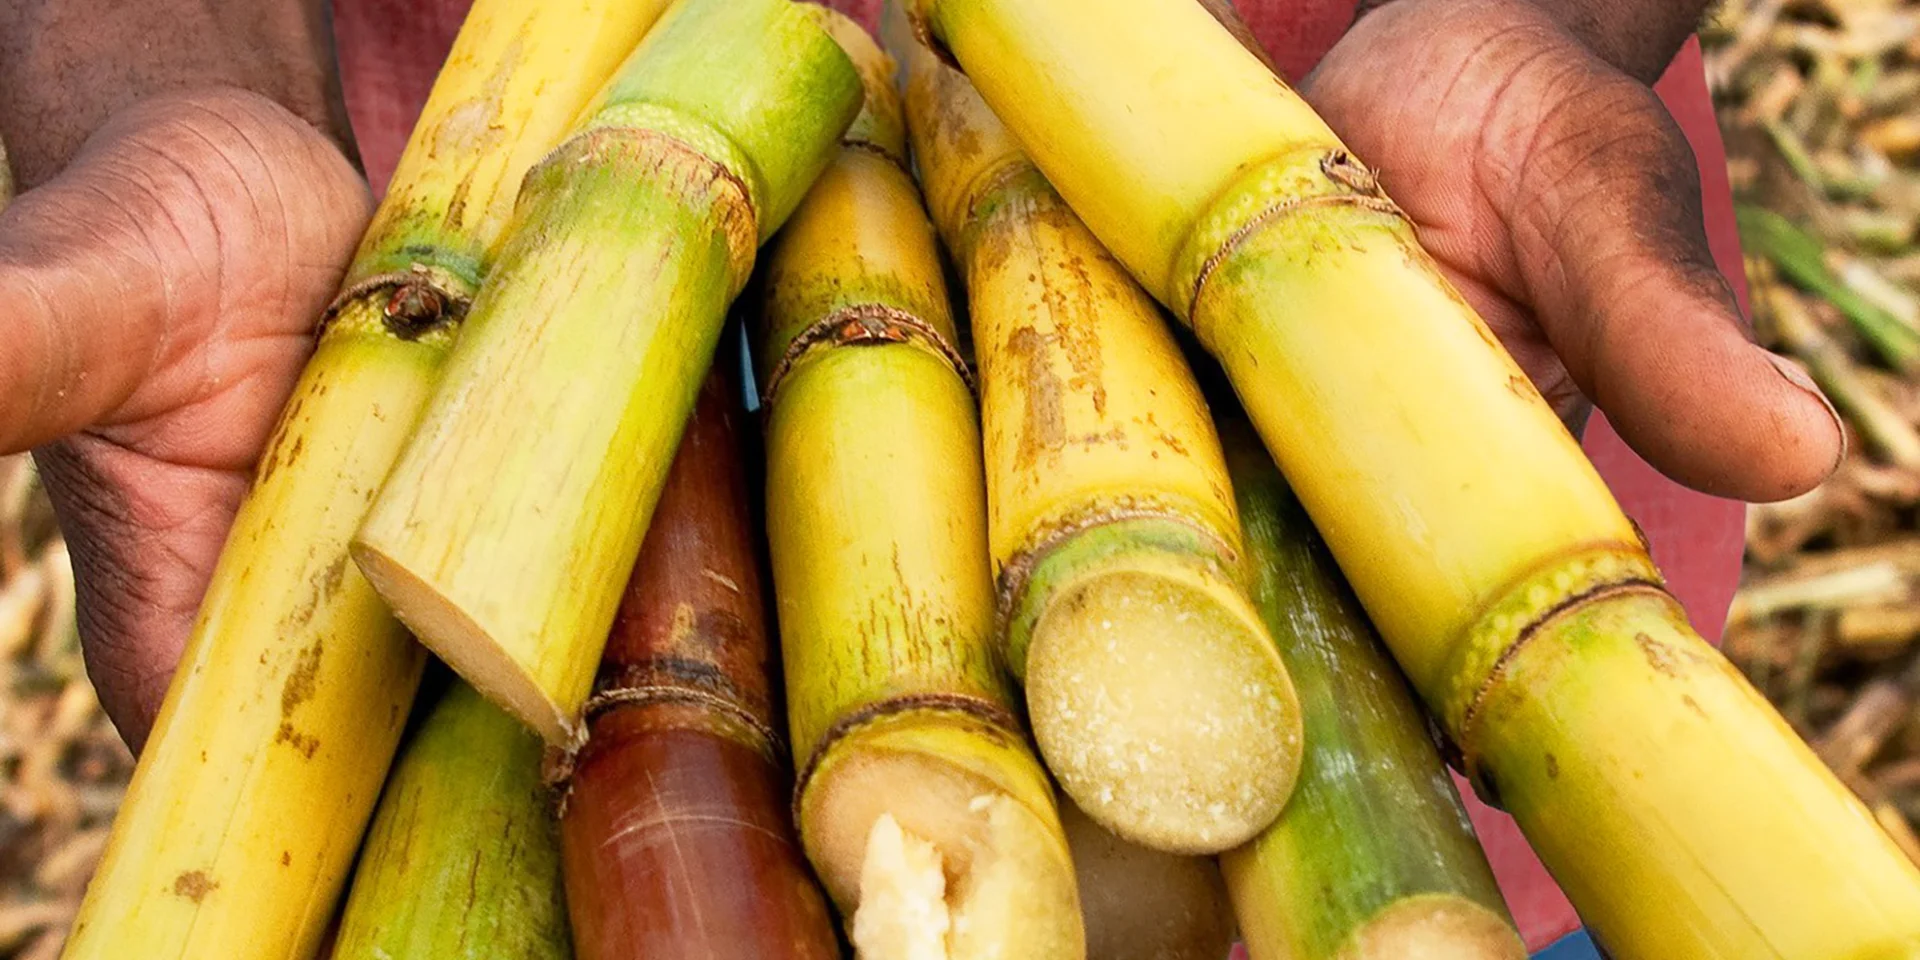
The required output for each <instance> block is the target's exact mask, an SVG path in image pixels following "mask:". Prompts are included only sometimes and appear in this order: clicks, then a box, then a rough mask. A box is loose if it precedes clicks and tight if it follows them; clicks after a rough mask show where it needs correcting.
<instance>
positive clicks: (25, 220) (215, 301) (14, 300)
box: [0, 92, 365, 452]
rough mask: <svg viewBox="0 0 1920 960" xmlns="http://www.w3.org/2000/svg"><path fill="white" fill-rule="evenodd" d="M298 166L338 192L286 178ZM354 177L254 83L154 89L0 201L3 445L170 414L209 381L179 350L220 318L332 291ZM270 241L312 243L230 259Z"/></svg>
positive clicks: (188, 349)
mask: <svg viewBox="0 0 1920 960" xmlns="http://www.w3.org/2000/svg"><path fill="white" fill-rule="evenodd" d="M301 171H306V172H308V176H305V177H303V178H302V179H304V180H307V181H309V182H311V183H318V184H322V185H325V186H326V187H327V189H321V190H316V189H314V188H313V187H311V186H309V185H308V183H304V182H303V183H289V182H287V181H288V180H290V179H292V178H293V176H294V175H298V173H299V172H301ZM355 180H356V177H355V176H354V174H353V173H352V169H351V167H350V166H348V165H347V163H346V161H345V159H344V158H343V157H341V156H340V154H339V153H338V151H337V149H335V148H333V147H332V146H331V144H330V143H329V142H328V141H326V140H325V138H324V137H322V136H320V135H319V134H318V133H316V132H315V131H313V130H312V128H310V127H307V126H306V125H305V124H304V123H302V122H300V121H298V120H297V119H296V118H292V117H291V115H290V114H285V113H284V111H280V110H279V108H278V107H276V106H274V105H272V104H271V103H270V102H268V101H266V100H264V99H262V98H259V97H255V96H251V95H247V94H241V93H237V92H236V93H215V94H199V95H179V96H172V97H167V98H158V99H156V100H153V101H149V102H147V103H144V104H141V105H138V106H136V107H133V108H130V109H128V110H127V111H124V112H123V113H122V114H121V115H119V116H117V117H116V118H115V119H114V120H112V121H110V122H109V123H108V124H107V125H106V126H105V127H103V128H102V129H101V130H100V131H99V132H98V133H97V134H96V135H95V136H94V138H93V139H92V140H91V141H90V142H89V143H88V145H87V147H86V148H85V149H84V150H82V151H81V153H80V155H79V156H78V157H76V158H75V161H74V163H73V164H72V165H71V166H69V167H68V169H67V170H66V171H65V172H63V173H62V174H61V175H60V176H58V177H56V178H54V179H53V180H51V181H49V182H47V183H46V184H45V185H43V186H41V187H39V188H36V189H34V190H32V191H29V192H28V193H26V194H24V195H23V196H21V197H20V198H18V199H17V200H16V201H15V202H14V203H13V205H12V206H10V207H8V208H7V209H6V211H5V212H4V213H0V343H3V344H5V345H6V348H5V349H3V350H0V452H4V451H15V450H20V449H24V448H27V447H31V446H35V445H38V444H41V443H45V442H47V441H49V440H52V439H54V438H56V437H60V436H64V435H66V434H69V433H72V432H74V431H76V430H79V429H82V428H85V427H88V426H90V425H93V424H96V423H99V422H101V421H103V420H108V419H119V420H130V419H135V418H138V417H141V416H151V415H153V414H156V413H159V412H162V410H163V409H164V408H166V407H168V406H169V405H171V404H174V403H176V402H178V401H180V400H181V399H182V398H183V397H186V398H189V399H190V398H191V397H190V395H191V394H192V393H194V391H195V390H197V389H202V388H203V387H204V386H210V385H196V384H192V383H187V382H185V381H186V380H188V379H191V378H193V377H196V376H198V377H201V378H202V379H209V377H208V374H207V371H206V370H205V369H197V370H196V369H189V365H187V364H183V363H180V362H179V361H181V360H182V359H183V358H185V357H187V356H189V355H191V354H193V353H194V352H195V351H196V350H198V349H199V347H200V346H202V345H203V344H204V343H205V342H206V341H207V340H208V339H209V338H210V337H213V336H214V335H215V334H216V333H217V332H218V331H219V329H220V327H221V325H222V324H223V322H224V321H223V318H226V317H230V316H233V315H235V314H238V313H241V312H244V311H251V310H258V309H269V310H270V309H273V308H274V307H276V306H278V305H281V304H293V303H300V304H303V305H310V304H311V303H313V302H314V301H316V300H317V301H319V302H322V303H323V302H324V299H325V297H326V296H327V294H328V293H329V292H330V291H329V290H328V289H327V288H328V287H329V286H330V284H331V283H332V281H333V279H334V278H335V277H337V273H338V269H339V257H340V256H341V252H340V251H341V250H342V248H343V247H345V246H346V245H347V244H350V243H351V239H350V238H344V239H343V238H342V237H341V236H339V235H338V234H340V233H341V231H340V230H339V229H338V225H339V224H340V223H341V222H342V221H343V219H344V220H346V221H348V222H351V221H353V220H354V219H355V218H354V217H352V216H349V217H345V218H342V217H341V216H340V215H339V213H338V209H346V210H350V211H358V210H360V209H362V207H363V206H364V203H365V200H364V194H363V193H362V194H361V195H360V196H355V195H354V193H353V190H352V189H342V188H340V187H339V185H340V184H349V185H350V184H353V183H354V182H355ZM328 204H332V205H335V206H336V208H337V209H335V210H326V209H321V208H322V207H324V206H326V205H328ZM260 250H284V251H311V253H310V254H307V255H306V256H307V259H303V260H301V261H298V262H294V263H288V264H281V265H278V266H279V267H280V269H277V270H271V271H242V270H238V269H236V267H237V266H238V265H242V264H245V263H247V262H249V260H250V259H257V256H258V254H257V251H260ZM309 260H310V262H308V261H309ZM236 274H240V276H236ZM263 277H270V278H272V279H271V280H263V279H262V278H263ZM246 300H252V301H255V302H244V301H246ZM307 309H310V306H309V307H307ZM313 319H314V316H313V314H311V313H309V314H308V315H307V316H305V317H303V318H301V319H300V321H299V324H300V325H299V326H298V327H297V328H296V329H295V330H291V331H287V332H288V333H290V334H292V335H299V336H304V335H305V333H306V331H307V329H309V328H310V326H311V324H312V322H313ZM233 346H234V347H235V348H236V349H244V348H245V344H234V345H233ZM213 379H217V378H213ZM143 401H144V402H143Z"/></svg>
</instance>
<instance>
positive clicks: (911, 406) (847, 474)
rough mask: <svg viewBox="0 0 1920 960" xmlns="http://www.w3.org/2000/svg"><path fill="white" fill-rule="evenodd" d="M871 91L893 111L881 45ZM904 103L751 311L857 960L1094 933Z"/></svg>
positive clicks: (833, 188)
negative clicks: (1004, 601) (998, 547)
mask: <svg viewBox="0 0 1920 960" xmlns="http://www.w3.org/2000/svg"><path fill="white" fill-rule="evenodd" d="M842 38H843V39H842V42H843V43H845V44H846V45H847V47H848V52H849V53H850V54H852V55H853V56H854V58H855V59H856V60H858V61H861V62H872V63H878V64H880V66H879V67H877V68H874V69H869V70H866V71H863V72H864V73H865V74H866V75H867V76H869V77H878V78H880V80H881V82H880V83H879V85H877V86H875V87H873V88H871V89H869V91H868V96H867V106H866V109H867V110H868V111H869V112H878V111H888V112H891V113H893V114H894V116H896V117H897V111H898V109H899V106H898V102H897V100H896V98H895V96H894V94H893V91H892V88H891V87H890V86H889V85H887V84H886V83H885V80H884V78H885V77H886V76H887V75H888V74H890V73H891V72H892V71H891V69H890V68H888V67H887V66H886V65H885V61H884V59H883V57H884V55H883V54H881V53H880V52H879V49H878V48H877V47H876V46H875V45H874V44H873V42H872V41H871V40H870V39H868V38H867V37H866V36H865V35H864V33H860V32H858V30H857V28H854V29H843V30H842ZM899 127H900V124H899V123H898V121H897V120H894V121H892V122H888V123H876V124H872V125H869V126H867V127H866V128H865V129H866V130H868V131H869V132H870V138H869V139H858V138H852V139H849V142H848V143H847V144H846V146H845V147H843V149H842V150H841V151H840V154H839V156H838V157H837V158H836V159H835V161H834V163H833V165H832V166H830V167H829V168H828V169H827V172H826V173H825V174H823V175H822V176H821V178H820V181H819V182H818V183H816V184H815V185H814V188H813V191H812V192H811V193H809V194H808V196H807V199H806V201H805V202H804V203H803V204H802V205H801V208H800V210H799V212H798V213H796V214H795V215H794V218H793V221H792V222H791V223H789V224H788V225H787V227H786V230H785V231H784V232H783V233H782V235H781V237H780V239H779V240H778V242H777V243H776V244H775V246H774V248H773V250H772V252H771V255H770V257H769V262H768V264H767V267H766V274H765V279H764V284H765V290H764V298H763V300H764V302H763V309H762V311H761V313H760V315H759V317H758V321H759V322H758V329H757V330H756V331H755V336H754V340H755V344H756V348H757V349H756V366H757V370H758V372H759V381H760V382H761V383H762V384H763V391H764V394H765V397H766V404H767V406H768V407H769V408H770V409H769V413H768V419H767V424H766V434H767V526H768V534H769V540H770V542H771V548H772V558H773V576H774V585H775V588H776V596H777V597H778V600H779V622H780V625H781V631H782V643H781V646H782V651H783V654H784V661H785V666H786V676H787V703H788V718H789V730H790V731H791V735H792V739H793V751H794V761H795V766H796V767H797V768H798V769H799V770H800V776H799V782H798V785H797V791H796V800H795V809H796V813H797V817H798V821H799V828H800V836H801V840H802V843H803V844H804V846H805V849H806V852H807V855H808V857H809V859H810V860H811V861H812V863H813V865H814V867H815V869H816V870H817V871H818V873H819V874H820V877H821V880H822V881H823V882H824V884H825V886H826V888H827V892H828V894H829V895H830V896H831V897H832V898H833V900H834V902H835V903H836V904H837V905H838V906H839V907H840V910H841V912H842V914H843V915H844V916H846V917H847V918H848V919H847V926H848V929H849V933H850V938H851V940H852V942H853V946H854V949H855V951H856V952H857V954H858V955H859V956H860V957H861V958H862V960H976V958H987V957H1047V958H1066V960H1077V958H1080V957H1082V956H1083V954H1084V949H1085V948H1084V943H1083V931H1082V929H1081V919H1080V909H1079V904H1078V901H1077V898H1076V894H1075V888H1074V877H1073V865H1072V862H1071V859H1070V856H1069V853H1068V850H1067V846H1066V840H1065V838H1064V837H1063V836H1062V834H1061V828H1060V822H1059V819H1058V815H1057V813H1056V810H1055V808H1054V802H1053V788H1052V786H1051V784H1049V783H1048V781H1047V777H1046V773H1045V772H1044V771H1043V770H1042V769H1041V767H1040V764H1039V762H1038V761H1037V759H1036V758H1035V756H1034V754H1033V752H1032V748H1031V747H1030V746H1029V744H1028V742H1027V740H1026V737H1025V734H1024V732H1023V731H1022V729H1021V726H1020V723H1019V721H1018V720H1017V719H1016V716H1015V713H1014V708H1013V701H1012V693H1011V689H1010V682H1009V679H1008V677H1007V676H1006V673H1005V671H1004V669H1003V667H1002V665H1001V663H1000V660H999V658H998V656H997V655H996V651H995V644H994V641H993V635H992V620H993V593H992V587H991V584H990V582H989V578H988V566H987V544H986V536H985V519H986V517H985V512H986V507H985V503H984V489H983V478H982V473H981V463H980V452H979V451H980V434H979V430H978V427H977V425H976V423H975V419H974V409H973V398H972V396H971V395H970V393H969V392H968V385H967V381H966V375H965V369H966V368H965V364H964V362H963V361H962V360H961V358H960V356H959V354H958V353H957V351H956V348H955V346H954V343H955V335H956V331H955V328H954V321H953V318H952V316H951V314H950V312H949V309H948V303H947V294H946V290H945V286H944V283H943V281H942V279H941V273H940V264H939V259H938V255H937V253H936V250H935V246H934V236H933V228H932V226H931V225H930V224H929V223H928V222H927V219H926V214H925V213H924V212H923V211H922V210H921V208H920V204H919V200H918V197H917V194H916V192H915V190H914V186H913V181H912V179H911V178H910V177H909V176H908V174H907V172H906V168H905V164H904V161H903V155H904V152H905V151H904V144H903V143H902V142H901V140H900V138H899V136H898V134H897V133H895V134H894V135H893V136H891V137H882V136H879V135H877V133H873V131H880V130H893V131H898V129H899Z"/></svg>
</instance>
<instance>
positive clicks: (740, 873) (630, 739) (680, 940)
mask: <svg viewBox="0 0 1920 960" xmlns="http://www.w3.org/2000/svg"><path fill="white" fill-rule="evenodd" d="M728 365H729V364H728V361H727V358H726V356H725V352H724V351H723V352H722V357H721V362H720V363H719V364H718V365H717V367H716V369H715V371H714V372H713V373H711V374H709V375H708V378H707V382H706V385H705V386H704V387H703V388H702V390H701V393H700V399H699V405H698V407H697V408H696V410H695V413H694V417H693V419H692V421H691V422H690V423H689V425H688V427H687V431H686V434H685V436H684V438H683V439H682V440H681V443H680V451H679V454H678V455H677V457H676V458H675V460H674V462H673V468H672V472H671V473H670V474H669V475H668V477H667V481H666V489H665V492H663V493H662V494H661V498H660V505H659V507H658V508H657V509H656V511H655V513H654V517H653V523H652V526H651V527H650V528H649V529H648V531H647V537H646V541H645V544H644V545H643V546H642V548H641V551H640V560H639V563H638V564H637V565H636V566H635V568H634V571H633V577H632V579H631V581H629V583H628V585H627V593H626V597H625V598H624V599H623V601H622V603H621V606H620V612H619V613H618V614H617V615H616V618H615V620H614V624H613V630H612V633H611V636H610V637H609V639H608V641H607V648H606V652H605V654H604V655H603V658H602V661H601V665H600V674H599V677H598V679H597V681H596V683H595V693H594V696H593V699H592V700H590V701H589V703H588V707H587V714H588V728H587V730H588V738H587V743H586V746H585V747H584V748H583V749H582V750H581V751H580V753H579V755H578V757H577V758H576V760H575V765H574V768H573V772H572V780H571V784H570V790H569V792H568V794H567V797H566V804H565V812H564V813H563V815H562V818H561V839H562V860H563V869H564V872H565V875H566V886H567V901H568V905H569V912H570V913H571V915H572V918H573V941H574V949H575V952H576V954H577V956H578V958H579V960H627V958H631V960H642V958H673V960H734V958H749V957H750V958H753V960H830V958H838V957H839V956H840V947H839V944H838V942H837V940H836V939H835V934H834V929H833V921H832V919H831V917H830V915H829V914H828V912H827V906H826V900H825V899H824V897H823V896H822V895H821V892H820V889H819V887H818V886H817V884H816V883H815V881H814V879H813V876H812V874H811V873H810V872H809V871H808V869H807V865H806V861H805V859H804V858H803V857H802V856H801V854H800V850H799V846H798V844H797V843H796V842H795V840H794V836H793V821H792V814H791V812H790V807H789V803H788V799H789V794H788V791H789V789H790V785H791V781H790V778H789V774H788V771H787V769H786V767H785V763H784V758H785V757H786V752H785V749H784V748H783V747H781V746H780V745H779V743H778V738H777V734H776V730H775V727H774V723H775V720H774V717H775V713H774V710H773V704H772V689H773V678H772V669H771V668H772V663H771V662H770V660H771V652H770V648H769V646H768V643H767V626H766V606H765V599H764V595H763V594H762V593H761V586H760V580H761V577H760V569H759V559H758V553H757V549H756V546H755V540H754V537H755V534H754V532H753V531H754V526H753V524H752V521H751V517H750V516H749V511H748V503H749V501H748V499H747V491H746V486H747V485H746V482H745V479H744V478H743V476H742V474H741V463H740V461H741V453H740V448H739V441H738V438H737V437H736V435H735V421H736V420H738V419H739V417H740V411H739V409H738V396H739V394H738V391H737V389H736V388H735V387H734V386H733V384H732V378H731V377H728V376H726V375H725V374H724V373H723V370H724V369H725V368H727V367H728Z"/></svg>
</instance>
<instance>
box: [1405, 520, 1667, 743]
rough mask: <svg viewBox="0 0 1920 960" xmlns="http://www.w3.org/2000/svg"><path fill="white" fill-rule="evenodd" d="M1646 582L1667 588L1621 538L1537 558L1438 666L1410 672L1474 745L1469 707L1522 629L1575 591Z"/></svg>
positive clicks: (1448, 723)
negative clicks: (1546, 558) (1542, 559)
mask: <svg viewBox="0 0 1920 960" xmlns="http://www.w3.org/2000/svg"><path fill="white" fill-rule="evenodd" d="M1634 584H1639V585H1645V586H1648V587H1651V588H1653V589H1654V590H1656V591H1658V592H1659V593H1660V594H1661V595H1662V596H1670V595H1669V594H1667V593H1666V591H1665V589H1664V587H1663V585H1662V581H1661V579H1660V572H1659V570H1658V569H1656V568H1655V567H1654V565H1653V560H1652V559H1651V558H1650V557H1648V556H1647V555H1646V554H1644V553H1641V552H1639V551H1638V550H1635V549H1633V548H1631V547H1628V546H1627V545H1625V544H1620V543H1598V544H1590V545H1588V546H1586V547H1583V548H1581V549H1578V550H1574V551H1571V552H1569V553H1565V554H1562V555H1560V556H1559V557H1557V558H1555V559H1553V560H1550V561H1548V562H1546V563H1543V564H1540V565H1538V566H1536V567H1534V568H1533V569H1532V570H1530V571H1528V572H1527V573H1524V574H1522V575H1520V576H1519V577H1516V578H1515V579H1513V580H1512V581H1510V582H1509V583H1508V584H1507V585H1506V586H1505V587H1504V588H1502V589H1501V590H1499V591H1498V592H1496V593H1494V595H1493V600H1492V601H1491V602H1489V603H1487V604H1486V605H1485V606H1484V607H1483V608H1482V610H1481V612H1480V614H1479V616H1478V617H1476V618H1475V619H1474V620H1473V621H1472V622H1471V623H1470V624H1469V626H1468V627H1467V628H1466V630H1465V631H1464V633H1463V634H1462V636H1461V637H1460V639H1459V641H1458V642H1456V643H1453V644H1451V645H1449V647H1448V650H1447V654H1446V656H1445V658H1444V662H1443V665H1442V668H1441V669H1440V670H1439V671H1438V672H1437V673H1435V672H1432V671H1430V670H1429V671H1425V672H1423V671H1420V670H1412V671H1409V679H1411V680H1412V681H1413V685H1414V687H1415V688H1416V689H1418V690H1419V691H1420V694H1421V696H1422V697H1424V698H1426V700H1427V702H1428V703H1429V704H1430V705H1431V706H1432V707H1433V709H1434V710H1435V711H1436V712H1437V713H1439V715H1440V722H1441V724H1442V725H1443V726H1444V727H1445V729H1446V730H1447V732H1448V733H1449V734H1451V735H1452V736H1453V738H1454V740H1455V741H1456V742H1458V743H1459V744H1460V745H1461V748H1462V749H1463V750H1465V751H1467V752H1468V753H1469V754H1471V753H1472V751H1473V745H1472V744H1471V743H1470V742H1469V740H1468V737H1467V736H1466V735H1465V730H1466V728H1467V723H1466V717H1467V712H1468V710H1469V709H1470V708H1472V707H1473V706H1474V705H1475V704H1477V703H1478V702H1479V701H1480V700H1481V699H1482V698H1483V696H1484V694H1485V693H1486V690H1487V680H1488V678H1489V677H1490V676H1492V674H1493V672H1494V668H1495V666H1496V665H1497V664H1498V663H1500V662H1501V661H1503V660H1510V659H1511V658H1512V648H1513V647H1514V646H1515V643H1516V640H1517V638H1519V637H1520V636H1521V634H1522V632H1523V631H1529V630H1537V629H1538V627H1539V625H1540V624H1543V623H1545V622H1547V621H1548V620H1550V619H1551V618H1552V617H1553V616H1555V615H1558V614H1560V613H1565V612H1566V611H1568V610H1572V609H1578V606H1579V605H1578V603H1577V601H1578V599H1579V598H1580V597H1583V596H1585V595H1587V594H1590V593H1594V592H1595V591H1598V590H1602V589H1604V588H1607V587H1613V586H1623V585H1634Z"/></svg>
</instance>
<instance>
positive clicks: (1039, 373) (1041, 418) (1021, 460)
mask: <svg viewBox="0 0 1920 960" xmlns="http://www.w3.org/2000/svg"><path fill="white" fill-rule="evenodd" d="M1047 339H1048V338H1047V337H1046V336H1045V335H1043V334H1041V333H1040V332H1039V331H1038V330H1035V329H1034V328H1032V327H1026V326H1023V327H1020V328H1019V329H1017V330H1015V331H1013V334H1012V335H1011V336H1009V337H1007V355H1008V357H1009V358H1011V359H1012V360H1013V361H1014V362H1015V363H1017V364H1018V365H1019V367H1020V369H1021V370H1022V371H1023V376H1022V377H1021V379H1022V381H1023V382H1024V383H1025V385H1026V390H1025V394H1026V403H1025V404H1023V405H1022V410H1021V411H1020V414H1021V420H1020V442H1019V444H1018V445H1017V446H1016V447H1015V449H1014V463H1015V464H1016V466H1018V467H1019V468H1020V469H1021V470H1023V471H1024V470H1034V469H1037V468H1039V467H1040V465H1041V462H1042V460H1043V458H1047V457H1049V456H1050V455H1052V454H1054V453H1056V452H1058V451H1059V449H1060V448H1061V447H1062V446H1064V445H1065V443H1066V433H1067V423H1066V414H1065V412H1064V411H1062V410H1061V402H1060V394H1061V389H1060V379H1059V378H1058V377H1055V376H1054V375H1053V370H1052V369H1050V368H1049V365H1048V364H1047V348H1046V347H1047Z"/></svg>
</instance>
